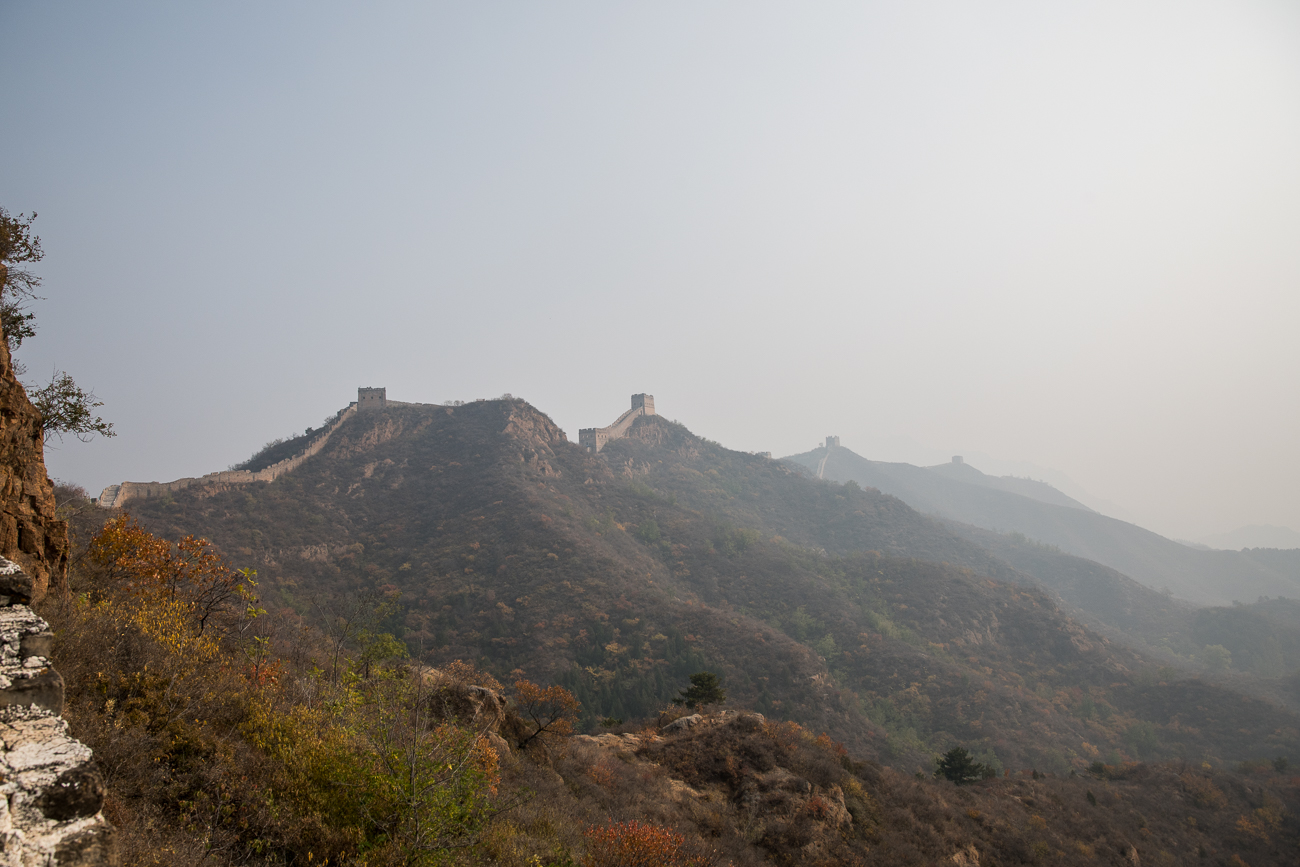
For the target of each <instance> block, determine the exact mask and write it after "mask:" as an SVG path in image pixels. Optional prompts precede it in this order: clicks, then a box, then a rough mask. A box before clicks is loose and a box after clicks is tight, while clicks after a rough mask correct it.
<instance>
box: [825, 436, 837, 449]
mask: <svg viewBox="0 0 1300 867" xmlns="http://www.w3.org/2000/svg"><path fill="white" fill-rule="evenodd" d="M839 446H840V438H839V437H827V438H826V448H828V449H829V448H839Z"/></svg>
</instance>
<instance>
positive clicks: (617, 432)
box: [578, 394, 655, 452]
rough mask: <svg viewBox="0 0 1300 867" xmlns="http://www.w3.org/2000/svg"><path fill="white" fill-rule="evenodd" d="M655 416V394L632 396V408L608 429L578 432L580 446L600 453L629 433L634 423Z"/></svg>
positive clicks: (583, 429) (589, 429)
mask: <svg viewBox="0 0 1300 867" xmlns="http://www.w3.org/2000/svg"><path fill="white" fill-rule="evenodd" d="M654 414H655V397H654V395H653V394H634V395H632V408H631V409H629V410H628V411H627V412H625V413H623V414H622V415H620V416H619V417H618V418H616V419H614V423H613V424H611V425H609V426H608V427H584V428H580V429H579V430H578V445H580V446H582V447H583V448H585V449H586V450H587V451H589V452H598V451H600V450H601V449H603V448H604V447H605V443H607V442H609V441H610V440H616V439H619V438H620V437H622V436H623V435H624V434H626V433H627V429H628V428H630V427H631V426H632V423H633V422H634V421H636V420H637V419H638V418H640V417H641V416H643V415H654Z"/></svg>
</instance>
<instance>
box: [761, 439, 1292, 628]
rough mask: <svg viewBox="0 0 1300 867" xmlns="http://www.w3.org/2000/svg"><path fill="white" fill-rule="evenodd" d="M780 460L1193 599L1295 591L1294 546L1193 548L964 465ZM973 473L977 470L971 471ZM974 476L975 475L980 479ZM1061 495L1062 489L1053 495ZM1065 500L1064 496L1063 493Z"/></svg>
mask: <svg viewBox="0 0 1300 867" xmlns="http://www.w3.org/2000/svg"><path fill="white" fill-rule="evenodd" d="M785 460H787V461H789V462H791V463H794V464H797V465H799V466H802V467H804V468H805V469H806V470H808V471H809V472H812V473H814V474H815V473H817V472H818V471H819V470H820V474H821V476H822V477H823V478H826V479H831V480H834V481H839V482H845V481H849V480H852V481H854V482H857V483H858V484H860V485H867V486H870V487H872V488H875V489H877V490H879V491H881V492H883V493H887V494H892V495H894V496H896V497H898V498H899V499H901V500H903V501H904V502H906V503H907V504H908V505H910V506H912V507H913V508H915V509H918V510H920V511H923V512H928V513H930V514H932V515H937V516H940V517H943V518H947V519H949V520H953V521H959V522H961V523H964V524H971V525H974V526H976V527H981V528H984V529H987V530H995V531H998V532H1003V533H1006V532H1011V531H1015V532H1019V533H1023V534H1024V535H1025V536H1027V537H1029V538H1030V539H1034V540H1036V541H1038V542H1041V543H1045V544H1048V545H1054V546H1056V547H1058V548H1060V549H1061V550H1062V551H1065V552H1067V553H1070V554H1074V555H1076V556H1079V557H1084V558H1086V559H1089V560H1094V561H1096V562H1098V563H1101V564H1104V565H1106V566H1109V567H1111V568H1112V569H1117V570H1118V571H1120V572H1122V573H1124V574H1125V575H1127V576H1129V577H1131V578H1133V579H1135V580H1137V581H1140V582H1141V583H1143V584H1146V585H1147V586H1148V587H1151V588H1155V589H1163V588H1167V589H1169V590H1170V591H1171V592H1172V593H1173V594H1174V595H1176V596H1178V597H1180V598H1183V599H1187V600H1190V601H1193V602H1200V603H1204V604H1223V603H1227V602H1232V601H1235V600H1241V601H1253V600H1255V599H1256V598H1258V597H1261V596H1286V597H1290V598H1295V597H1300V551H1295V552H1293V553H1289V552H1273V553H1271V554H1267V555H1265V552H1260V551H1243V552H1236V551H1201V550H1196V549H1193V548H1190V547H1188V546H1186V545H1182V544H1179V543H1178V542H1174V541H1172V540H1170V539H1166V538H1165V537H1163V536H1160V535H1158V534H1156V533H1152V532H1151V531H1149V530H1144V529H1142V528H1141V527H1138V526H1136V525H1134V524H1129V523H1126V522H1124V521H1119V520H1116V519H1114V518H1108V517H1106V516H1105V515H1100V514H1097V513H1095V512H1091V511H1088V510H1086V509H1085V508H1081V507H1080V506H1081V504H1076V506H1068V505H1062V504H1054V503H1049V502H1044V501H1042V500H1041V499H1037V498H1031V497H1028V496H1025V495H1023V494H1021V493H1019V492H1013V491H1011V490H1007V489H1005V488H1001V487H998V486H995V485H992V484H990V483H988V482H987V481H985V480H988V479H989V478H990V477H988V476H984V475H983V474H982V473H980V474H979V476H975V475H973V474H971V473H970V472H968V471H967V470H970V469H973V468H967V469H962V468H961V467H960V466H959V467H957V468H951V467H950V468H948V469H947V470H945V471H943V472H939V471H937V470H936V469H935V468H926V467H916V466H912V465H911V464H898V463H884V462H878V461H870V460H867V459H866V458H863V457H861V456H860V455H857V454H855V453H853V452H852V451H850V450H849V449H847V448H843V447H841V446H831V447H830V448H829V449H827V448H825V447H823V448H820V449H815V450H813V451H811V452H805V453H803V454H800V455H793V456H791V457H789V458H786V459H785ZM976 472H978V471H976ZM980 477H982V479H981V478H980ZM1064 496H1065V495H1064V494H1062V495H1061V497H1064ZM1067 499H1068V498H1067Z"/></svg>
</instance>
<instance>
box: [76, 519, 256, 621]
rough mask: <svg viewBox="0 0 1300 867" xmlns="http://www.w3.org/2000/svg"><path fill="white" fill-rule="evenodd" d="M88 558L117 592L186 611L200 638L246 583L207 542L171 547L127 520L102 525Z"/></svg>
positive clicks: (187, 540)
mask: <svg viewBox="0 0 1300 867" xmlns="http://www.w3.org/2000/svg"><path fill="white" fill-rule="evenodd" d="M87 556H88V558H89V560H90V562H91V563H92V564H93V565H94V566H96V567H98V570H99V572H100V575H99V577H100V578H102V579H104V580H105V581H106V582H107V583H109V584H110V585H111V586H113V587H114V589H116V590H117V591H119V592H125V593H126V594H128V595H133V596H138V597H144V598H148V599H154V600H166V601H169V602H173V603H179V604H181V605H182V606H184V607H185V608H186V609H188V611H189V613H190V615H191V616H192V617H193V618H194V621H195V624H196V626H197V627H198V631H199V634H202V633H203V630H204V628H205V627H206V626H207V625H208V622H209V620H210V619H211V617H212V615H213V614H214V613H216V612H217V611H219V610H221V609H222V608H223V607H224V606H225V605H226V603H227V602H229V601H230V600H231V599H232V598H234V597H236V596H237V595H238V594H239V593H240V591H241V590H242V589H243V582H244V581H245V580H246V576H245V575H244V574H243V573H241V572H239V571H237V570H235V569H232V568H230V566H229V565H228V564H227V563H226V561H225V558H223V557H222V556H221V555H220V554H217V553H216V552H215V551H213V550H212V545H211V544H210V543H209V542H208V541H207V540H206V539H197V538H195V537H194V536H186V537H185V538H184V539H181V540H180V541H179V542H177V543H175V544H172V543H171V542H168V541H167V540H165V539H159V538H158V537H157V536H155V535H153V534H152V533H150V532H149V531H148V530H146V529H144V527H142V526H140V524H138V523H136V522H135V521H133V520H132V519H131V518H130V517H129V516H127V515H122V516H120V517H117V518H114V519H113V520H111V521H109V522H108V523H107V524H105V525H104V528H103V529H102V530H100V532H99V533H98V534H96V536H95V538H94V539H92V540H91V543H90V548H89V550H88V551H87Z"/></svg>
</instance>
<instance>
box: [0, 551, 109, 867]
mask: <svg viewBox="0 0 1300 867" xmlns="http://www.w3.org/2000/svg"><path fill="white" fill-rule="evenodd" d="M32 584H33V582H32V580H31V579H30V578H29V577H28V576H27V575H26V574H25V573H23V571H22V570H21V569H20V568H19V566H18V564H16V563H13V562H11V561H9V560H5V559H2V558H0V592H3V593H4V594H5V596H4V600H3V604H0V867H56V865H57V867H101V865H112V864H116V863H117V862H116V859H115V853H114V848H113V827H112V825H110V824H109V823H108V821H107V820H106V819H105V818H104V814H103V812H102V810H101V807H102V806H103V803H104V781H103V779H102V778H101V777H100V775H99V772H98V771H97V770H96V768H95V766H94V763H93V762H92V761H91V751H90V748H89V747H87V746H86V745H85V744H82V743H80V742H79V741H76V740H74V739H73V738H72V736H71V735H70V734H69V733H68V724H67V723H66V722H64V720H63V718H62V717H61V716H59V714H60V713H61V712H62V710H63V678H61V677H60V676H59V673H58V672H57V671H55V670H54V666H53V665H52V664H51V663H50V659H49V653H50V644H51V642H52V640H53V637H54V636H53V635H52V634H51V633H50V628H49V625H48V624H47V623H46V622H45V621H44V620H42V619H41V618H40V617H39V616H38V615H37V614H36V612H34V611H32V609H31V608H29V607H28V605H27V603H28V602H29V601H30V600H31V594H30V591H29V590H28V588H30V587H31V585H32Z"/></svg>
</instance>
